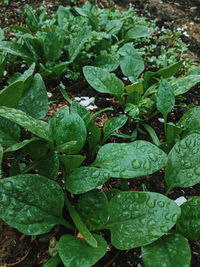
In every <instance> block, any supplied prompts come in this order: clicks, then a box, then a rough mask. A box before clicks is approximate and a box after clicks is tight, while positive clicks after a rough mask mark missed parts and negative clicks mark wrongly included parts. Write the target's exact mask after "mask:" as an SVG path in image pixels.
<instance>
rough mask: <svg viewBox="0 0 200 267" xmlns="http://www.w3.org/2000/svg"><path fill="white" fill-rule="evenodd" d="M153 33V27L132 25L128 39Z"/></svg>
mask: <svg viewBox="0 0 200 267" xmlns="http://www.w3.org/2000/svg"><path fill="white" fill-rule="evenodd" d="M152 33H153V29H150V28H148V27H146V26H142V25H137V26H134V27H132V28H131V29H130V30H129V31H128V32H127V33H126V36H125V38H126V39H137V38H143V37H149V36H150V35H151V34H152Z"/></svg>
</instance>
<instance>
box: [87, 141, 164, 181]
mask: <svg viewBox="0 0 200 267" xmlns="http://www.w3.org/2000/svg"><path fill="white" fill-rule="evenodd" d="M166 160H167V157H166V154H165V153H164V152H163V151H162V150H160V149H159V148H157V147H156V146H155V145H153V144H151V143H149V142H146V141H135V142H132V143H128V144H126V143H119V144H117V143H114V144H112V143H110V144H106V145H104V146H102V147H101V148H100V149H99V151H98V154H97V158H96V160H95V162H94V163H93V164H92V165H93V166H98V167H101V168H103V169H106V170H108V171H109V172H110V174H111V176H112V177H116V178H117V177H118V178H134V177H139V176H145V175H150V174H152V173H154V172H156V171H158V170H159V169H161V168H162V167H164V166H165V165H166Z"/></svg>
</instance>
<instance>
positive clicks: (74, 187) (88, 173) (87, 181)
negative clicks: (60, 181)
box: [65, 167, 110, 194]
mask: <svg viewBox="0 0 200 267" xmlns="http://www.w3.org/2000/svg"><path fill="white" fill-rule="evenodd" d="M109 178H110V174H109V172H108V171H107V170H103V169H99V168H94V167H81V168H78V169H76V170H75V171H73V172H72V173H71V174H70V176H69V177H67V179H66V183H65V187H66V189H67V190H69V191H70V192H71V193H73V194H81V193H85V192H87V191H90V190H92V189H94V188H96V187H97V186H100V185H102V184H103V183H105V182H106V181H107V180H108V179H109Z"/></svg>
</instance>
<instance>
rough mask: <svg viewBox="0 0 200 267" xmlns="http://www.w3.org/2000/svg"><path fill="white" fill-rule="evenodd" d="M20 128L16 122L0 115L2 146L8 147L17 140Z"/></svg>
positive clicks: (0, 139)
mask: <svg viewBox="0 0 200 267" xmlns="http://www.w3.org/2000/svg"><path fill="white" fill-rule="evenodd" d="M19 137H20V128H19V126H18V125H17V124H15V123H13V122H11V121H9V120H7V119H5V118H1V117H0V143H1V145H2V146H5V147H9V146H12V145H14V144H15V143H17V142H18V140H19Z"/></svg>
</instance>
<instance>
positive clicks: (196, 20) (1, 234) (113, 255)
mask: <svg viewBox="0 0 200 267" xmlns="http://www.w3.org/2000/svg"><path fill="white" fill-rule="evenodd" d="M43 2H44V1H33V0H28V1H26V4H31V5H32V6H34V7H38V6H40V5H41V4H42V3H43ZM67 2H69V1H64V0H63V1H61V0H60V1H48V0H46V1H45V4H46V5H48V6H49V5H51V10H55V9H56V8H57V6H58V5H59V4H62V5H66V3H67ZM82 2H84V1H82ZM79 3H80V1H79ZM24 4H25V1H9V5H6V6H5V5H3V4H2V3H0V26H1V27H8V26H9V25H12V24H16V22H20V23H23V16H22V13H23V12H22V9H23V6H24ZM99 4H100V6H101V7H106V1H101V2H100V3H99ZM130 4H131V5H132V6H133V7H135V8H136V9H138V12H139V13H140V14H143V15H144V16H146V17H148V18H150V19H152V18H157V19H158V22H157V23H158V25H159V26H164V27H166V28H171V29H172V28H178V27H184V26H186V27H187V28H186V31H187V33H188V36H183V40H184V41H185V42H186V43H187V44H188V45H189V49H190V52H189V54H188V56H189V57H191V58H192V59H193V60H194V61H195V62H196V63H197V64H200V30H199V29H200V16H199V14H200V0H190V1H189V0H173V1H170V0H162V1H161V0H132V1H131V0H119V1H117V0H116V1H115V6H116V7H117V8H120V9H122V8H126V7H128V6H129V5H130ZM66 82H67V81H66ZM84 86H85V85H83V84H82V88H83V87H84ZM76 87H77V88H79V84H77V85H76ZM199 89H200V85H197V86H196V87H195V88H193V89H192V90H191V91H190V92H189V93H187V94H186V95H184V96H185V103H186V104H191V103H192V104H195V105H199V103H200V94H199ZM86 92H87V93H86ZM80 94H81V95H85V96H86V95H87V96H94V95H95V96H96V99H97V103H96V104H97V106H98V107H100V108H103V107H107V106H109V105H113V103H112V100H108V101H107V102H105V98H104V97H102V95H100V94H97V93H95V92H94V91H92V90H91V91H90V90H89V91H88V88H87V90H86V88H85V92H84V89H83V90H82V91H81V93H80ZM72 96H73V94H72ZM76 96H78V94H77V95H76ZM56 100H57V101H58V102H59V105H57V104H54V106H52V108H53V110H54V109H55V108H59V107H61V106H63V105H66V102H65V101H63V98H62V97H61V96H60V97H58V95H57V99H56ZM184 111H185V109H180V108H179V109H175V110H174V112H173V114H171V118H170V119H171V121H177V120H178V119H179V118H180V117H181V115H182V114H183V112H184ZM117 112H120V107H117ZM112 115H113V114H112V113H111V112H110V113H107V115H105V114H103V115H102V116H100V117H98V119H97V123H98V125H99V126H100V127H101V126H102V120H104V121H105V120H106V119H107V116H112ZM115 115H116V114H115ZM157 119H158V118H157V117H156V118H154V120H152V121H151V122H150V123H151V124H152V126H153V128H154V129H156V132H157V134H158V135H159V136H160V138H162V132H163V124H162V123H160V122H159V121H158V120H157ZM123 130H124V131H127V129H123ZM142 138H143V139H146V140H148V138H149V137H148V136H147V135H146V136H145V135H143V136H142ZM112 141H114V142H116V141H118V140H117V139H113V140H112ZM163 173H164V172H163V170H161V171H159V172H157V173H155V174H154V175H153V176H148V177H144V178H139V179H134V181H133V180H129V182H130V189H131V190H134V191H139V190H142V186H143V184H145V186H146V187H147V189H148V190H149V191H152V192H160V193H162V194H163V193H165V191H166V188H165V184H164V181H163ZM105 186H108V187H109V186H112V188H113V187H116V188H117V187H118V186H119V181H118V180H115V181H114V182H113V183H112V182H111V184H109V185H105ZM179 196H185V197H186V198H188V197H189V196H200V184H197V185H195V186H193V187H190V188H184V189H181V188H177V189H175V190H173V191H172V192H171V193H170V195H169V197H170V198H171V199H176V198H178V197H179ZM60 231H62V229H58V228H55V229H53V230H52V232H51V233H49V234H46V235H42V236H38V237H37V238H35V239H31V238H30V237H28V236H25V235H23V234H21V233H19V232H18V231H17V230H15V229H13V228H11V227H9V226H8V225H6V224H5V223H4V222H0V267H8V266H17V267H34V266H42V265H43V264H44V263H45V262H46V261H47V260H48V258H49V257H50V255H49V253H48V246H49V239H52V238H56V239H57V240H58V238H59V233H60ZM104 235H105V236H106V237H108V240H109V234H108V232H106V231H105V233H104ZM190 244H191V250H192V266H195V267H197V266H200V241H199V240H197V241H191V242H190ZM140 255H141V251H140V249H132V250H127V251H119V250H117V249H115V248H113V247H111V246H110V250H109V251H108V253H107V254H106V256H105V257H104V258H103V259H102V260H100V261H99V262H98V263H97V264H96V265H95V266H96V267H100V266H104V267H109V266H110V267H111V266H113V267H114V266H116V267H128V266H137V267H140V266H143V263H142V260H141V257H140Z"/></svg>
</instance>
